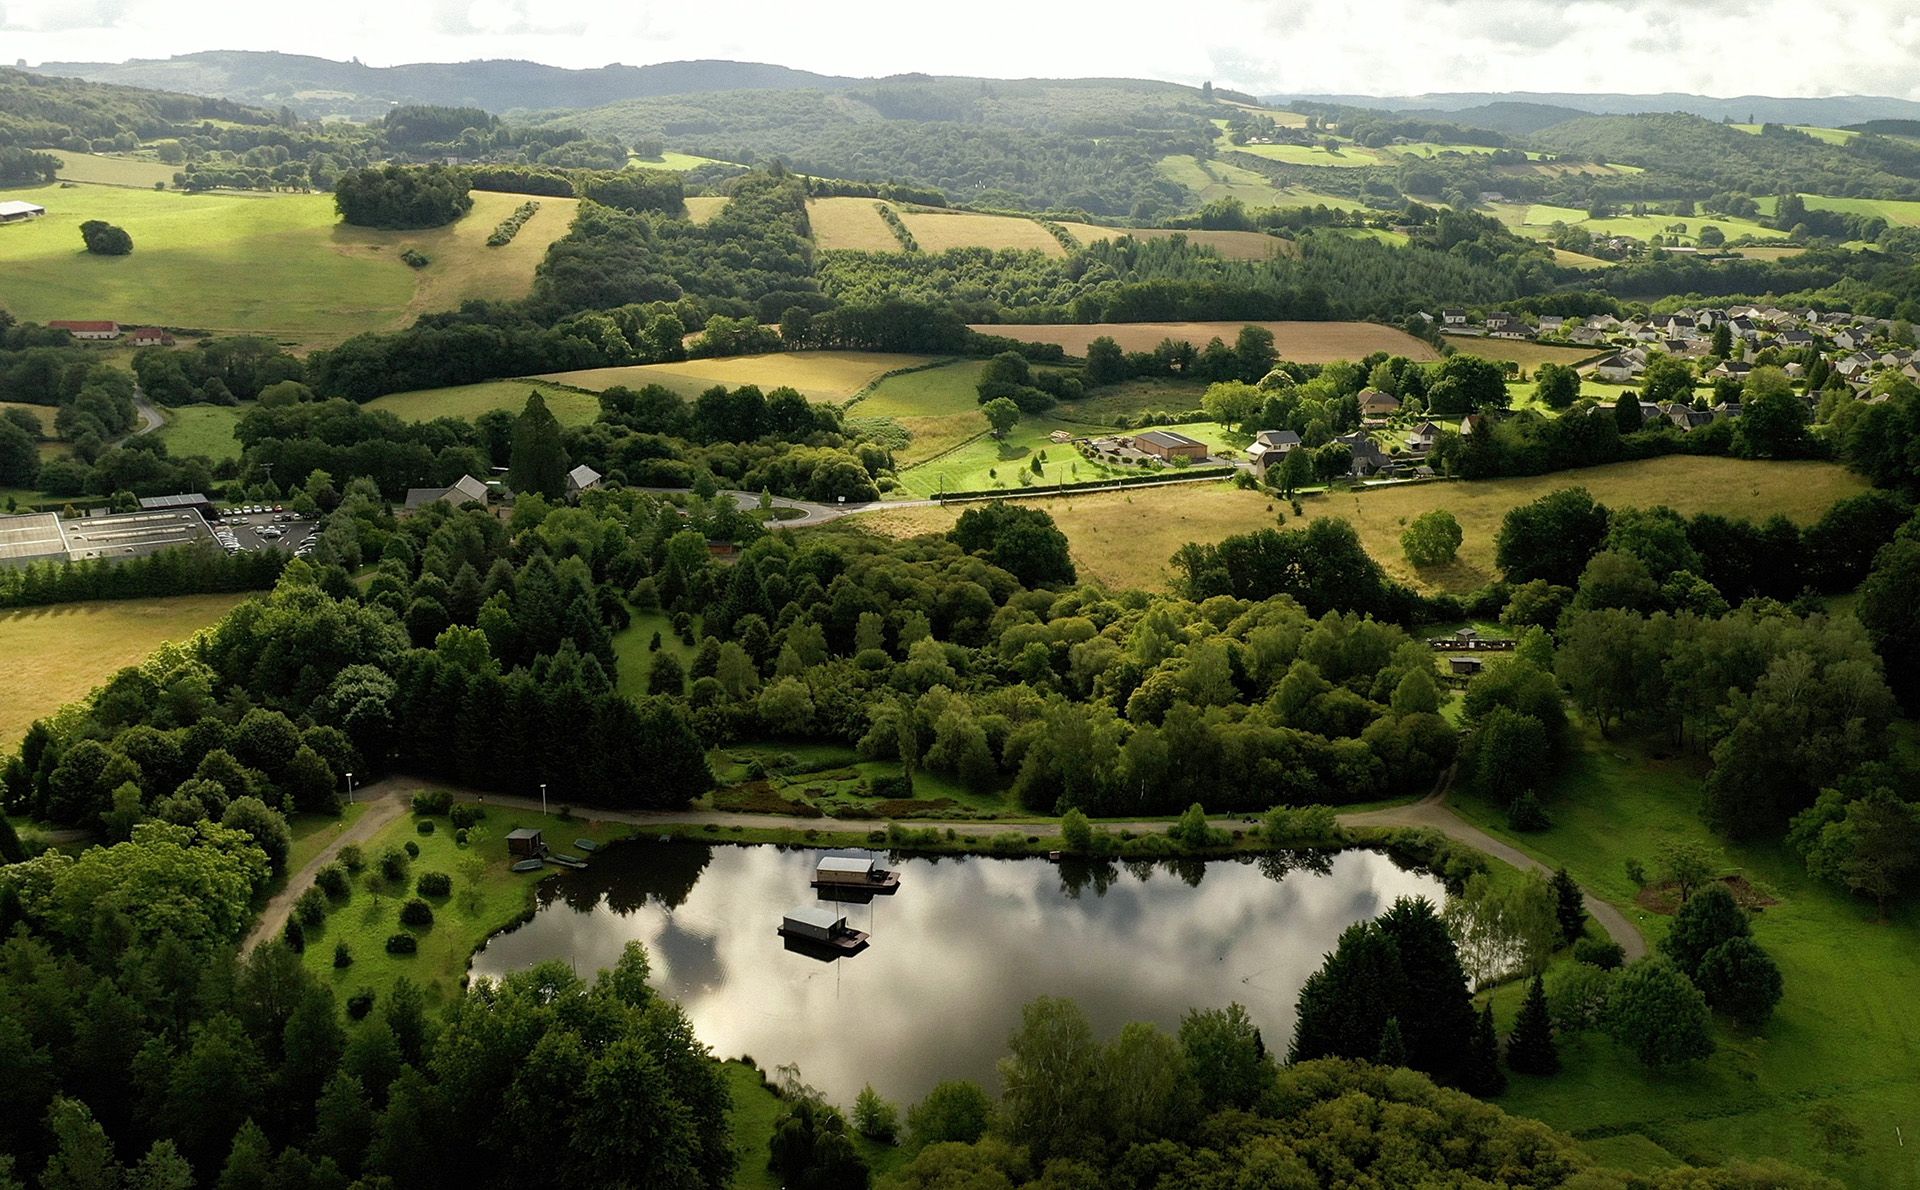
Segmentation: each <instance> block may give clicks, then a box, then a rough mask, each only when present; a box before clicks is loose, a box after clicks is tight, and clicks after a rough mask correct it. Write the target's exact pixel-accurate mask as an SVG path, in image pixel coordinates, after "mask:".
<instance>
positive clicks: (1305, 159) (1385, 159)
mask: <svg viewBox="0 0 1920 1190" xmlns="http://www.w3.org/2000/svg"><path fill="white" fill-rule="evenodd" d="M1220 149H1221V152H1236V153H1251V154H1252V155H1253V156H1255V157H1265V158H1266V159H1267V160H1269V161H1278V162H1280V163H1281V164H1282V165H1312V166H1320V167H1322V168H1327V169H1365V168H1367V167H1368V166H1374V165H1392V164H1393V161H1392V159H1391V158H1390V157H1389V156H1388V155H1386V154H1384V153H1381V152H1380V151H1378V150H1376V149H1367V148H1362V147H1361V146H1359V145H1356V144H1335V145H1334V146H1333V147H1332V148H1327V147H1325V146H1323V145H1317V144H1315V145H1236V144H1234V143H1233V142H1231V141H1228V140H1226V139H1225V138H1222V139H1221V141H1220Z"/></svg>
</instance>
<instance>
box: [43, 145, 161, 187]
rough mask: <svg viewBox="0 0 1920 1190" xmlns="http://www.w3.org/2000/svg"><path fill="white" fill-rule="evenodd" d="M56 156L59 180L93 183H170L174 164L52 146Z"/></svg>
mask: <svg viewBox="0 0 1920 1190" xmlns="http://www.w3.org/2000/svg"><path fill="white" fill-rule="evenodd" d="M52 153H53V155H54V156H55V157H58V158H59V159H60V180H61V181H62V182H82V183H90V184H93V185H96V186H130V187H133V188H135V189H139V190H151V189H153V188H154V187H155V186H160V185H170V184H171V183H172V182H173V175H174V174H175V173H176V172H177V169H178V167H176V166H172V165H168V164H166V163H165V162H164V161H156V160H154V159H152V158H150V157H109V156H106V155H105V154H100V153H72V152H68V151H67V150H65V149H55V150H52Z"/></svg>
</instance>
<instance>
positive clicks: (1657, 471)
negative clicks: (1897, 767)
mask: <svg viewBox="0 0 1920 1190" xmlns="http://www.w3.org/2000/svg"><path fill="white" fill-rule="evenodd" d="M1180 429H1181V432H1183V433H1187V434H1193V433H1194V427H1191V426H1182V427H1180ZM1196 436H1197V435H1196ZM1060 449H1063V450H1064V449H1066V448H1060ZM1576 486H1578V487H1584V488H1586V489H1587V490H1588V491H1589V492H1591V493H1593V497H1594V499H1596V500H1598V501H1599V502H1601V503H1602V504H1605V505H1608V506H1609V507H1639V508H1650V507H1653V506H1654V505H1658V504H1664V505H1666V506H1668V507H1670V508H1673V509H1675V510H1677V511H1679V512H1681V513H1684V514H1687V515H1692V514H1694V513H1700V512H1712V513H1718V514H1721V515H1723V516H1738V517H1745V518H1749V519H1753V520H1764V519H1765V518H1766V517H1769V516H1772V515H1773V514H1774V513H1783V514H1785V515H1786V516H1788V517H1789V518H1791V519H1793V520H1794V521H1797V522H1799V523H1801V524H1807V523H1810V522H1812V521H1814V520H1817V519H1818V518H1819V517H1820V515H1821V514H1822V513H1824V512H1826V510H1827V509H1828V508H1830V507H1831V506H1832V505H1833V503H1834V502H1835V501H1837V500H1840V499H1843V498H1845V497H1847V496H1852V495H1856V494H1858V493H1859V492H1862V491H1864V490H1866V485H1865V484H1864V483H1863V482H1862V481H1861V480H1860V478H1859V477H1858V476H1856V475H1854V474H1853V473H1852V472H1850V471H1847V470H1846V469H1844V468H1841V467H1837V466H1835V465H1833V464H1831V463H1805V462H1801V463H1766V462H1749V461H1746V460H1742V459H1726V458H1703V457H1693V456H1682V455H1672V456H1668V457H1665V458H1659V459H1648V460H1644V461H1641V462H1634V463H1614V464H1610V465H1608V466H1605V467H1589V468H1585V469H1583V470H1578V471H1563V472H1558V473H1556V474H1552V475H1540V476H1529V477H1526V478H1521V479H1491V480H1479V481H1475V482H1471V483H1467V482H1450V483H1427V484H1395V485H1382V486H1378V487H1371V488H1362V489H1358V490H1354V489H1340V490H1336V491H1332V492H1329V493H1326V494H1323V495H1316V496H1309V497H1307V498H1306V499H1305V500H1304V501H1303V503H1302V508H1303V515H1304V516H1305V517H1307V518H1308V519H1312V518H1315V517H1323V516H1339V517H1345V518H1346V519H1347V520H1348V521H1350V522H1352V524H1353V527H1354V529H1355V531H1356V532H1358V533H1359V534H1360V540H1361V542H1362V544H1364V545H1365V546H1366V549H1367V553H1368V554H1370V555H1371V556H1372V557H1373V558H1374V559H1375V560H1377V561H1378V562H1379V563H1380V564H1381V565H1383V566H1385V567H1386V568H1387V570H1388V572H1389V573H1391V574H1393V575H1394V576H1395V577H1396V578H1400V579H1403V580H1405V581H1407V582H1410V583H1413V584H1414V585H1416V586H1418V587H1421V588H1424V589H1427V590H1442V591H1453V592H1465V591H1471V590H1473V589H1474V588H1476V587H1480V586H1482V585H1484V584H1486V583H1487V582H1488V581H1490V580H1491V579H1493V578H1494V577H1495V575H1496V573H1497V571H1496V568H1495V566H1494V562H1493V553H1494V540H1495V537H1496V536H1497V534H1498V533H1499V531H1500V522H1501V520H1502V518H1504V517H1505V516H1506V514H1507V511H1508V510H1509V509H1511V508H1514V507H1516V506H1517V505H1521V504H1525V503H1528V502H1530V501H1532V500H1536V499H1538V498H1540V497H1541V496H1544V495H1546V494H1547V493H1548V492H1552V491H1557V490H1558V489H1560V488H1568V487H1576ZM1032 503H1033V505H1034V506H1035V507H1036V508H1042V509H1045V510H1046V512H1047V513H1048V514H1049V515H1050V516H1052V517H1053V518H1054V520H1055V521H1056V522H1057V523H1058V524H1059V526H1060V528H1061V531H1062V532H1064V533H1066V535H1067V540H1068V542H1069V543H1070V544H1071V547H1072V552H1073V559H1074V564H1075V566H1076V567H1078V568H1079V570H1080V573H1081V576H1082V577H1083V578H1086V579H1090V580H1092V581H1096V582H1100V583H1103V584H1105V585H1107V586H1109V587H1112V588H1116V589H1117V588H1122V587H1136V586H1137V587H1152V588H1163V587H1164V586H1165V585H1166V581H1167V569H1166V566H1167V559H1168V558H1170V557H1172V556H1173V554H1174V552H1175V551H1176V550H1178V549H1179V548H1180V547H1181V546H1182V545H1185V544H1186V543H1187V542H1189V541H1198V542H1215V541H1219V540H1221V539H1222V538H1225V537H1229V536H1231V535H1233V534H1235V533H1247V532H1251V531H1253V530H1255V529H1262V528H1267V527H1272V526H1275V525H1278V524H1280V523H1282V520H1281V518H1284V523H1286V524H1289V525H1291V524H1295V523H1297V521H1298V519H1299V518H1296V517H1294V516H1293V515H1292V513H1291V510H1290V509H1289V508H1288V506H1287V503H1286V501H1284V500H1279V499H1276V498H1274V497H1271V496H1266V495H1262V494H1260V493H1258V492H1249V491H1242V490H1240V489H1238V488H1232V487H1227V486H1225V485H1216V484H1194V485H1191V486H1187V485H1180V486H1176V487H1171V488H1165V489H1159V490H1155V489H1152V488H1148V489H1143V490H1138V491H1132V492H1112V493H1108V492H1101V493H1095V494H1093V495H1084V496H1067V497H1058V498H1041V497H1037V496H1036V497H1035V498H1034V499H1033V500H1032ZM964 508H965V506H963V505H949V506H947V507H942V508H911V509H895V510H887V511H883V512H874V513H868V514H864V515H862V516H861V517H860V518H859V520H858V521H857V522H856V523H857V524H859V525H861V526H864V527H867V528H871V529H873V530H874V531H876V532H879V533H883V534H886V535H888V536H895V537H901V536H912V535H915V534H918V533H928V532H938V531H943V530H945V529H947V528H949V527H951V526H952V524H953V522H954V521H955V520H956V519H958V517H959V515H960V513H961V512H962V511H964ZM1434 508H1444V509H1446V510H1447V511H1449V512H1451V513H1453V515H1454V516H1455V518H1457V519H1458V520H1459V522H1460V527H1461V529H1462V531H1463V533H1464V540H1463V541H1462V542H1461V545H1460V553H1459V556H1458V558H1457V559H1456V560H1455V561H1454V562H1452V563H1450V564H1448V565H1446V566H1442V567H1438V568H1434V569H1431V570H1427V571H1421V570H1417V569H1416V568H1414V567H1413V566H1412V565H1410V564H1409V563H1408V562H1407V561H1406V558H1405V556H1404V555H1403V554H1402V553H1401V549H1400V535H1401V534H1402V533H1403V532H1405V531H1406V527H1407V524H1408V522H1410V521H1411V520H1412V519H1413V518H1414V517H1416V516H1419V515H1420V514H1421V513H1423V512H1426V511H1428V510H1429V509H1434Z"/></svg>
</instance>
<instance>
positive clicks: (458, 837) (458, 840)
mask: <svg viewBox="0 0 1920 1190" xmlns="http://www.w3.org/2000/svg"><path fill="white" fill-rule="evenodd" d="M453 841H454V843H455V844H456V845H458V846H461V847H465V846H466V845H467V828H466V827H464V826H463V827H461V828H460V829H459V830H457V831H455V832H453Z"/></svg>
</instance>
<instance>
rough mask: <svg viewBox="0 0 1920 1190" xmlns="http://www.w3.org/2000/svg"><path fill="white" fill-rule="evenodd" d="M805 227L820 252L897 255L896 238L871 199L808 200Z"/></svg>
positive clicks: (898, 246)
mask: <svg viewBox="0 0 1920 1190" xmlns="http://www.w3.org/2000/svg"><path fill="white" fill-rule="evenodd" d="M807 224H808V225H809V226H810V227H812V228H813V242H814V244H815V246H817V247H818V248H820V249H821V250H822V251H834V250H841V249H843V250H846V251H850V252H898V251H900V238H899V237H898V236H896V235H894V234H893V228H891V227H888V226H887V221H886V220H885V219H882V218H881V217H880V209H879V206H878V205H877V203H876V201H875V200H874V199H871V198H810V199H808V200H807Z"/></svg>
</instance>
